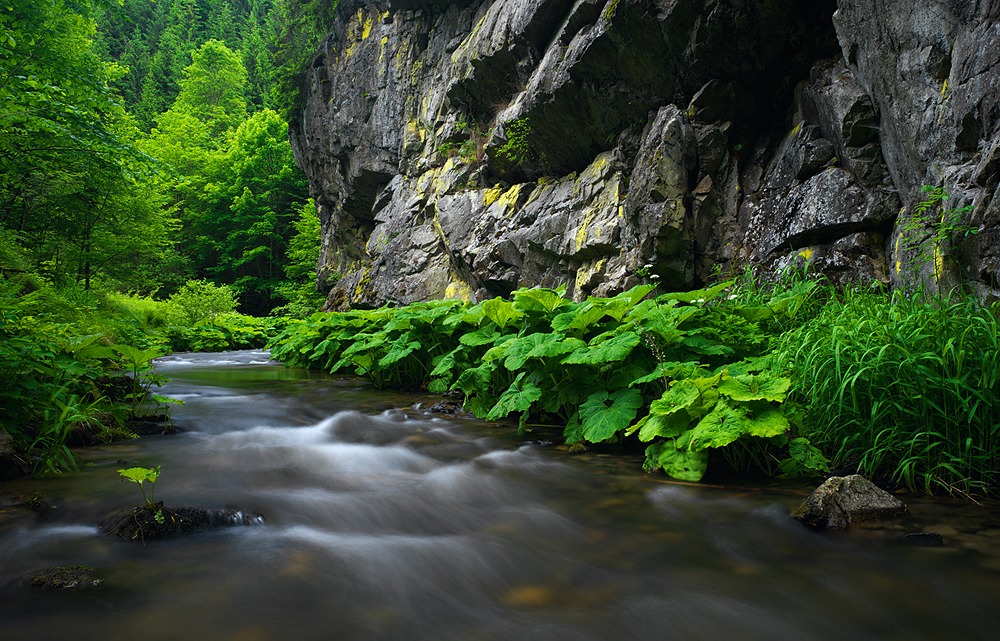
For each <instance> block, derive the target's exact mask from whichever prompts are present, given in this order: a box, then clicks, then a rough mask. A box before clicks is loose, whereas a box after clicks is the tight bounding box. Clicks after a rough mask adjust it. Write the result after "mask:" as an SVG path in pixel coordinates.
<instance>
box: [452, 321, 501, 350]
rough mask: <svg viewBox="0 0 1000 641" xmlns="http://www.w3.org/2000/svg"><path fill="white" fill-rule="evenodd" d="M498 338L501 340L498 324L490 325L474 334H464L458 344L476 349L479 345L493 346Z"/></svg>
mask: <svg viewBox="0 0 1000 641" xmlns="http://www.w3.org/2000/svg"><path fill="white" fill-rule="evenodd" d="M498 338H500V332H498V331H497V326H496V324H495V323H490V324H489V325H487V326H486V327H481V328H479V329H477V330H476V331H474V332H468V333H465V334H462V336H461V338H459V339H458V342H459V343H461V344H462V345H468V346H470V347H476V346H477V345H492V344H493V343H494V342H495V341H496V339H498Z"/></svg>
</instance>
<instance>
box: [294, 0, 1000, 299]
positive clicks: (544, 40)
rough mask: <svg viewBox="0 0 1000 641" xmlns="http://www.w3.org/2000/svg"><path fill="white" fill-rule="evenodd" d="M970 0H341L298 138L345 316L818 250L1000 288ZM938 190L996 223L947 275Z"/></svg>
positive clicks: (667, 285)
mask: <svg viewBox="0 0 1000 641" xmlns="http://www.w3.org/2000/svg"><path fill="white" fill-rule="evenodd" d="M953 4H954V3H947V2H944V1H943V0H932V1H931V2H928V3H921V5H920V6H919V7H917V6H913V5H911V3H906V2H902V1H901V0H884V1H883V2H880V3H875V5H873V4H872V3H862V2H856V1H854V0H840V2H835V1H834V0H822V1H820V2H815V3H782V2H779V3H749V4H747V3H731V2H718V3H707V4H706V3H704V2H701V1H700V0H677V1H673V2H659V1H656V0H650V1H648V2H647V1H641V2H628V3H620V2H617V0H579V1H577V2H572V1H569V0H461V1H458V2H452V3H443V4H440V5H438V4H430V3H426V2H421V1H419V0H406V1H403V0H391V1H390V2H388V3H385V2H376V1H367V0H349V1H348V0H344V1H342V2H341V3H340V5H339V8H338V10H337V15H336V19H335V21H334V24H331V25H330V35H329V37H328V38H327V39H326V40H325V41H324V43H323V51H322V52H320V53H319V54H318V55H317V57H316V58H315V61H314V64H313V65H312V67H311V68H310V69H309V70H307V72H306V73H305V81H304V83H305V84H304V85H303V87H302V91H303V94H302V95H303V96H305V98H304V102H303V103H302V105H301V109H300V110H299V112H298V113H297V115H296V117H295V118H293V122H292V127H291V129H290V137H291V140H292V147H293V150H294V153H295V157H296V161H297V163H298V164H299V165H300V166H301V167H302V168H303V169H304V170H305V171H306V173H307V175H308V176H309V179H310V185H311V192H312V195H313V197H314V198H315V200H316V202H317V205H318V207H319V213H320V220H321V224H322V229H323V232H322V233H323V239H322V250H321V257H320V265H319V269H318V272H317V273H318V283H317V284H318V286H319V287H320V289H321V291H325V292H328V294H329V297H328V301H327V307H328V308H329V309H346V308H350V307H373V306H379V305H382V304H385V303H390V302H391V303H399V304H403V303H409V302H413V301H419V300H428V299H434V298H442V297H447V296H457V295H461V296H463V297H466V298H469V299H482V298H487V297H494V296H497V295H506V294H508V293H509V292H510V291H512V290H513V289H516V288H518V287H523V286H533V285H537V286H549V287H552V286H558V285H565V286H566V287H567V295H569V296H571V297H573V298H576V299H582V298H585V297H586V296H588V295H609V294H614V293H617V292H620V291H622V290H624V289H627V288H628V287H631V286H632V285H634V284H635V283H636V282H638V278H639V277H638V276H637V274H636V272H637V271H638V270H639V269H641V268H643V267H645V266H647V265H649V268H648V269H647V270H646V272H647V273H648V274H652V275H655V276H656V277H657V283H658V285H659V286H660V287H661V288H664V289H683V288H689V287H692V286H697V285H700V284H703V283H704V282H706V281H707V280H709V279H710V278H711V274H712V273H713V272H717V271H718V270H719V269H722V270H723V271H733V270H737V269H742V268H743V267H744V266H747V265H749V266H751V267H753V268H755V269H756V270H757V272H758V273H759V274H760V275H763V276H765V277H766V276H767V275H769V274H774V273H775V272H776V271H777V270H781V269H783V268H786V267H788V266H790V265H793V264H799V265H801V264H803V263H804V262H806V261H808V262H809V263H810V264H811V265H812V268H813V269H816V270H819V271H822V272H824V273H826V274H827V275H828V276H830V277H832V278H833V279H834V280H837V281H840V282H862V283H864V282H870V281H878V282H883V283H889V282H892V283H894V284H895V285H897V286H902V285H903V284H905V282H910V283H913V282H917V281H919V279H920V278H924V279H925V280H928V279H929V281H931V284H932V286H936V287H939V288H944V287H946V286H947V285H948V284H949V283H955V282H958V280H961V279H965V281H967V282H969V283H970V284H971V285H972V286H973V287H974V288H976V289H977V290H978V291H979V292H980V293H981V294H982V295H983V296H984V297H988V296H991V295H1000V289H998V284H997V283H998V281H1000V254H998V253H997V252H998V249H997V247H1000V229H998V225H1000V214H997V213H996V212H997V211H1000V199H996V198H994V192H998V191H1000V187H998V184H1000V162H996V161H995V158H997V157H1000V152H997V151H996V150H997V149H1000V143H997V139H998V135H997V132H998V127H1000V116H997V115H996V114H997V113H1000V111H998V110H997V109H996V106H997V105H998V104H1000V95H998V91H997V89H996V87H997V86H1000V82H997V78H996V77H995V76H996V74H997V73H1000V71H998V70H1000V65H995V64H992V63H991V60H992V58H990V56H991V55H992V54H991V53H990V52H991V51H996V50H1000V48H998V47H995V46H992V45H993V44H995V42H994V41H995V39H996V36H995V35H994V34H993V33H992V32H991V31H989V30H988V29H985V28H984V27H983V26H982V25H984V24H989V23H990V20H991V19H990V18H989V15H992V14H989V12H990V11H995V10H994V9H992V8H991V7H992V6H993V5H992V4H990V3H986V4H984V5H983V6H982V7H978V6H977V8H970V9H968V10H967V11H966V10H963V11H958V10H957V9H956V8H955V7H953V6H952V5H953ZM883 5H884V6H883ZM987 14H989V15H987ZM994 17H995V16H994ZM885 34H889V36H890V37H886V35H885ZM889 43H898V46H895V45H892V46H890V44H889ZM893 47H895V48H893ZM924 184H930V185H935V186H941V187H944V188H945V190H946V191H947V192H948V193H949V194H951V196H952V198H951V200H949V206H951V205H955V206H962V205H964V204H967V203H972V204H974V209H973V211H972V213H971V214H970V216H969V218H968V221H967V222H968V224H970V225H972V226H975V227H976V228H977V231H978V233H977V234H975V235H970V236H969V237H967V238H963V239H955V240H954V242H953V243H952V244H950V245H948V246H946V247H943V248H936V251H939V252H940V253H941V254H942V256H943V259H942V260H941V261H938V262H939V263H940V265H937V266H935V267H934V270H933V273H931V272H930V271H928V269H930V268H928V267H926V266H925V267H924V268H923V270H922V271H921V270H918V269H916V267H914V268H913V269H910V270H907V269H904V267H907V266H909V265H911V264H912V263H913V261H912V260H910V258H908V256H906V255H904V254H905V251H904V250H905V249H906V248H907V247H910V245H912V244H913V243H910V244H908V243H904V242H901V241H900V235H901V234H903V233H904V232H903V231H901V228H902V226H901V225H900V224H899V223H900V221H901V220H906V219H907V216H909V215H910V214H909V213H908V212H912V208H913V206H914V205H915V203H916V202H918V200H917V199H918V198H919V195H920V191H919V190H920V187H921V186H922V185H924ZM901 248H903V249H901ZM906 251H910V250H906ZM912 251H916V252H919V251H925V252H926V251H928V248H926V247H924V248H921V247H919V246H916V247H915V248H913V249H912ZM897 267H899V269H897ZM338 276H339V277H340V279H339V281H338V280H337V277H338ZM939 281H940V282H939Z"/></svg>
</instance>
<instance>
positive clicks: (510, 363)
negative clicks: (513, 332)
mask: <svg viewBox="0 0 1000 641" xmlns="http://www.w3.org/2000/svg"><path fill="white" fill-rule="evenodd" d="M558 339H559V335H558V334H540V333H536V334H528V335H527V336H518V337H517V338H515V339H514V340H512V341H510V343H508V344H507V358H506V360H504V362H503V366H504V367H506V368H507V369H509V370H511V371H514V370H518V369H521V366H523V365H524V363H525V361H527V360H528V359H529V358H531V354H532V352H533V351H534V350H535V349H537V348H540V347H544V346H545V344H546V343H547V342H557V341H558Z"/></svg>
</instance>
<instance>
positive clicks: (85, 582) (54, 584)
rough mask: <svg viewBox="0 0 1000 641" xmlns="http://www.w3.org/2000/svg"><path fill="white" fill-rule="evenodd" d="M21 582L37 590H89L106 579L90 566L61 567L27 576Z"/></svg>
mask: <svg viewBox="0 0 1000 641" xmlns="http://www.w3.org/2000/svg"><path fill="white" fill-rule="evenodd" d="M21 580H22V581H23V582H24V583H26V584H28V585H30V586H31V587H33V588H35V589H36V590H56V589H59V590H65V589H68V588H89V587H97V586H99V585H101V584H102V583H104V579H101V578H99V577H98V576H97V570H95V569H94V568H92V567H90V566H89V565H61V566H58V567H54V568H47V569H45V570H40V571H38V572H32V573H31V574H25V575H24V576H23V577H22V579H21Z"/></svg>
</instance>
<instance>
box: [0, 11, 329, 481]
mask: <svg viewBox="0 0 1000 641" xmlns="http://www.w3.org/2000/svg"><path fill="white" fill-rule="evenodd" d="M287 4H292V3H283V2H271V1H269V0H249V1H244V0H233V1H231V2H230V1H228V0H226V1H222V2H215V1H212V2H209V1H207V0H164V1H157V2H152V1H150V0H119V1H114V0H111V1H103V0H81V1H77V0H42V1H37V2H36V1H34V0H14V1H13V2H9V3H6V4H5V5H4V10H3V12H2V14H0V105H2V107H0V274H2V277H0V388H2V391H0V405H2V407H3V409H2V411H0V423H2V424H3V430H5V433H9V434H10V435H11V436H12V437H13V442H14V450H15V452H16V453H15V455H14V456H15V458H17V460H18V461H20V465H19V466H17V465H15V469H17V470H19V471H31V470H33V471H35V472H42V471H45V470H49V471H56V470H59V469H64V468H65V467H67V466H69V467H71V466H72V464H73V455H72V454H71V453H70V451H69V449H68V448H67V446H66V439H67V438H70V439H71V440H72V438H78V439H79V438H83V437H80V436H79V435H77V436H75V437H74V436H70V434H69V432H71V431H73V430H77V431H82V432H84V433H86V434H91V433H92V434H91V436H94V435H98V436H96V438H114V437H115V436H116V434H117V435H121V434H122V433H125V434H127V429H126V428H123V427H122V425H123V421H125V420H127V419H128V416H124V417H121V416H119V417H118V418H116V419H110V420H109V419H104V420H103V421H102V420H101V419H99V418H97V417H98V416H100V415H101V414H102V412H104V411H105V410H112V409H114V410H115V411H119V410H118V409H117V406H116V405H115V404H114V403H110V402H109V401H108V396H107V393H106V392H107V390H104V391H102V390H100V389H98V388H97V387H95V385H96V383H95V380H97V379H98V378H99V377H100V376H101V375H102V373H103V372H104V370H105V369H106V368H110V369H115V368H116V367H120V366H122V365H123V359H125V360H127V358H126V357H125V356H124V355H123V354H122V353H121V352H122V351H123V350H124V351H128V350H133V351H134V350H138V351H139V352H141V353H144V354H146V357H145V358H140V359H139V362H138V363H136V362H135V360H134V359H133V365H136V366H148V362H149V360H150V358H151V356H153V355H159V354H161V353H163V352H165V351H167V350H170V349H225V348H229V347H239V346H250V345H251V344H252V345H257V346H260V345H263V342H264V341H266V339H267V336H268V335H269V333H273V331H274V328H275V327H276V326H279V325H280V324H281V323H283V322H285V320H287V318H289V317H302V316H305V315H308V314H309V313H312V312H314V311H316V310H317V309H318V308H319V306H320V305H321V302H322V298H321V297H320V295H319V294H317V293H316V291H315V286H314V275H315V263H316V257H317V254H318V248H319V221H318V219H317V217H316V211H315V208H314V207H313V206H312V204H311V202H310V201H309V199H308V193H307V183H306V179H305V176H304V175H303V174H302V173H301V172H300V171H299V170H298V168H296V166H295V164H294V162H293V159H292V153H291V148H290V145H289V142H288V136H287V125H286V123H285V122H284V120H283V118H282V117H281V116H279V114H278V113H277V112H276V111H275V110H274V109H273V106H274V96H273V95H272V94H273V93H274V92H272V91H271V86H272V82H273V76H274V73H275V72H274V66H275V63H274V60H275V59H276V56H275V54H276V53H277V52H279V50H280V49H281V47H280V46H279V45H278V43H279V36H280V32H281V24H282V21H283V19H284V17H283V16H284V15H285V12H286V11H287V6H286V5H287ZM112 346H115V347H116V348H118V350H119V351H118V352H116V351H115V350H114V349H112ZM134 355H135V354H133V356H134ZM137 409H138V408H135V407H133V408H131V410H137ZM134 413H135V412H134V411H132V414H134ZM109 422H110V424H111V425H117V427H114V428H113V429H110V430H108V429H105V428H106V425H105V424H107V423H109ZM88 425H89V426H90V427H86V426H88ZM71 426H72V428H71ZM81 426H83V427H81ZM86 438H90V436H87V437H86Z"/></svg>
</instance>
